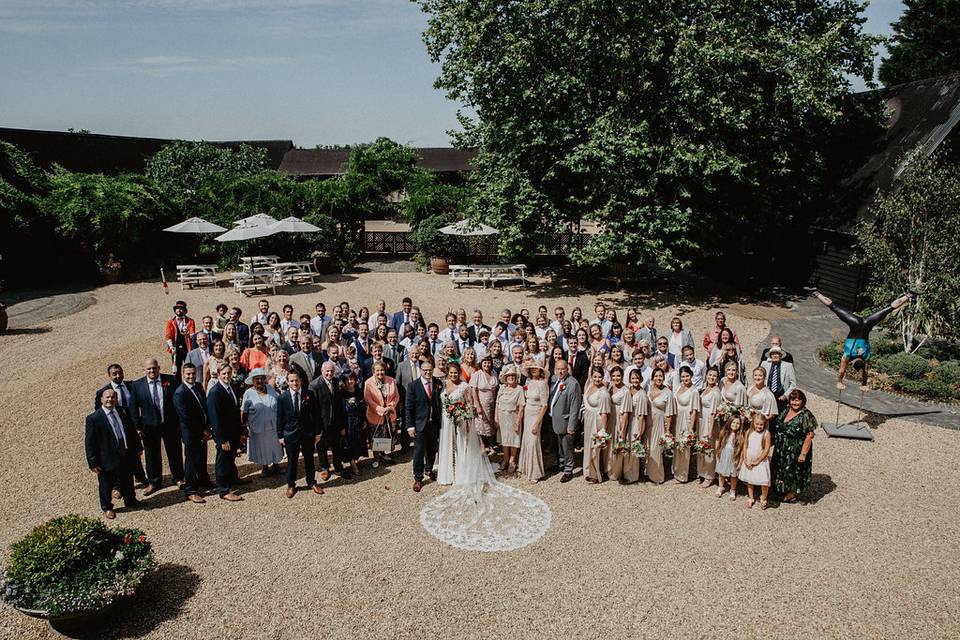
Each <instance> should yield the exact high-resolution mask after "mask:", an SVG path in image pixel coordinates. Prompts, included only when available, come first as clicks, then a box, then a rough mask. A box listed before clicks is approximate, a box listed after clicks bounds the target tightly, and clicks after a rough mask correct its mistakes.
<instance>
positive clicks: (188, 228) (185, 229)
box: [164, 217, 226, 233]
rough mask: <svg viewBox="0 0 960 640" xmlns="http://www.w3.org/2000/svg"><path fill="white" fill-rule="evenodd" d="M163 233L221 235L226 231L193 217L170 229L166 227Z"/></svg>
mask: <svg viewBox="0 0 960 640" xmlns="http://www.w3.org/2000/svg"><path fill="white" fill-rule="evenodd" d="M164 231H169V232H170V233H223V232H224V231H226V229H224V228H223V227H221V226H220V225H218V224H213V223H212V222H207V221H206V220H204V219H203V218H197V217H193V218H188V219H187V220H184V221H183V222H180V223H177V224H175V225H173V226H172V227H167V228H166V229H164Z"/></svg>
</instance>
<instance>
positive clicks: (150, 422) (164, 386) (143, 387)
mask: <svg viewBox="0 0 960 640" xmlns="http://www.w3.org/2000/svg"><path fill="white" fill-rule="evenodd" d="M160 385H161V391H162V398H161V400H162V402H163V419H162V420H161V418H160V416H159V414H158V413H157V408H156V406H154V404H153V398H152V397H151V396H150V385H149V384H147V377H146V376H144V377H142V378H139V379H138V380H135V381H134V383H133V385H132V386H133V403H134V405H135V406H134V407H133V412H132V415H133V422H134V424H135V425H136V427H137V429H156V428H159V427H166V426H174V425H176V424H177V411H176V409H174V407H173V394H174V392H175V391H176V390H177V387H178V386H179V383H178V382H177V379H176V378H174V377H173V376H171V375H167V374H166V373H161V374H160Z"/></svg>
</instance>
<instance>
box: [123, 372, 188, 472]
mask: <svg viewBox="0 0 960 640" xmlns="http://www.w3.org/2000/svg"><path fill="white" fill-rule="evenodd" d="M148 382H149V381H148V380H147V377H146V376H144V377H142V378H140V379H138V380H136V381H135V382H134V383H133V401H134V411H133V412H132V413H131V415H132V416H133V421H134V423H135V424H136V427H137V430H138V431H140V433H141V437H142V439H143V456H144V459H145V462H146V465H147V480H148V481H149V483H150V484H151V485H153V486H154V487H156V488H158V489H159V488H160V486H161V484H162V482H163V460H162V458H161V455H160V448H161V446H160V445H161V443H162V444H163V449H164V451H166V454H167V464H168V465H169V466H170V475H171V476H173V481H174V482H181V481H183V445H182V444H181V442H180V424H179V421H178V420H177V412H176V409H174V407H173V393H174V391H175V390H176V388H177V386H178V385H179V382H178V381H177V380H176V378H174V377H173V376H170V375H167V374H165V373H162V374H160V393H159V395H160V402H161V403H162V407H163V413H162V414H161V413H160V412H159V411H158V410H157V407H156V405H155V403H154V399H153V397H152V396H151V393H150V391H151V390H150V385H149V383H148Z"/></svg>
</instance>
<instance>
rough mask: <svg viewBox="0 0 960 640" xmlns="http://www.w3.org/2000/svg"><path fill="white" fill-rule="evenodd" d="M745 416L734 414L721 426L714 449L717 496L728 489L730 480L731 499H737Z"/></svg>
mask: <svg viewBox="0 0 960 640" xmlns="http://www.w3.org/2000/svg"><path fill="white" fill-rule="evenodd" d="M744 439H745V438H744V436H743V418H742V417H741V416H740V415H739V414H734V415H733V416H732V417H731V418H730V419H729V420H727V422H726V423H725V424H724V425H723V426H722V427H721V428H720V434H719V435H718V436H717V443H716V445H715V446H714V448H713V450H714V451H716V452H717V454H716V455H717V484H718V485H719V486H718V487H717V497H718V498H719V497H720V496H722V495H723V492H724V490H726V482H727V481H729V482H730V499H731V500H736V499H737V470H738V469H739V468H740V464H741V461H742V459H743V441H744Z"/></svg>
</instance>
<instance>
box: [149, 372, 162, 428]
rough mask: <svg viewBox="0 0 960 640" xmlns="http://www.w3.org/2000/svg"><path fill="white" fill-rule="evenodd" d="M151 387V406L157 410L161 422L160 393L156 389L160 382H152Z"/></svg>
mask: <svg viewBox="0 0 960 640" xmlns="http://www.w3.org/2000/svg"><path fill="white" fill-rule="evenodd" d="M151 384H152V385H153V406H154V407H156V409H157V415H158V416H160V421H161V422H162V421H163V403H162V402H160V391H159V389H157V387H159V386H160V380H154V381H153V382H152V383H151Z"/></svg>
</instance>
